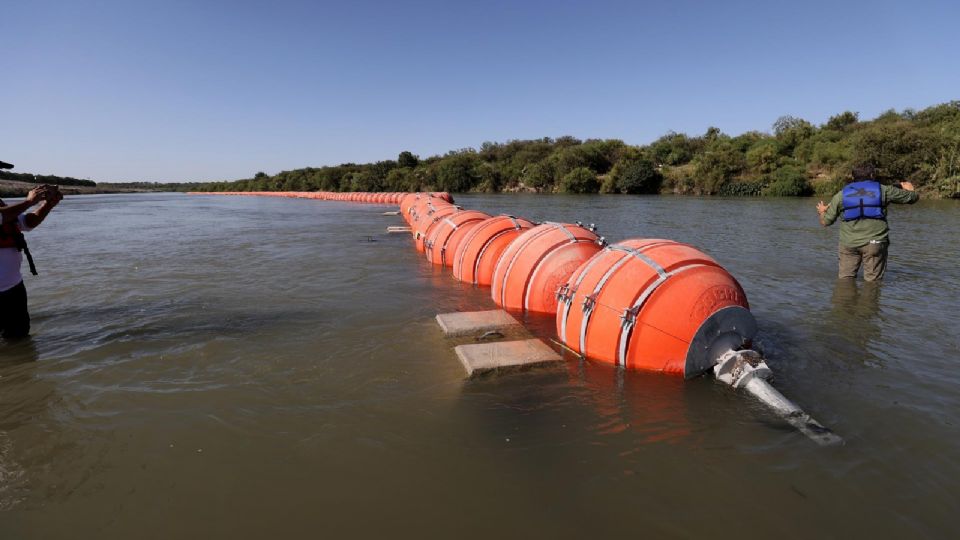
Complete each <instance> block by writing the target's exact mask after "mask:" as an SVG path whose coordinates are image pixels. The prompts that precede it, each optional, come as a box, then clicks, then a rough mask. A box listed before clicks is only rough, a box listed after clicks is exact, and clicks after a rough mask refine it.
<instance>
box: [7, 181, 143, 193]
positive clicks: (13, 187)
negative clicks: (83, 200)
mask: <svg viewBox="0 0 960 540" xmlns="http://www.w3.org/2000/svg"><path fill="white" fill-rule="evenodd" d="M36 186H37V184H35V183H33V182H18V181H16V180H0V197H24V196H26V194H27V192H28V191H30V190H31V189H33V188H34V187H36ZM108 186H110V184H103V185H98V186H96V187H91V186H60V191H61V192H62V193H63V194H64V195H94V194H106V193H156V192H157V191H156V190H150V189H134V188H115V187H108Z"/></svg>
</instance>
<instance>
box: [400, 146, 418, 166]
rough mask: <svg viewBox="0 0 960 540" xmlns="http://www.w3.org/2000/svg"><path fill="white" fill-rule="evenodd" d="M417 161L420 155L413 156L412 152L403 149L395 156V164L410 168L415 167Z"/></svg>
mask: <svg viewBox="0 0 960 540" xmlns="http://www.w3.org/2000/svg"><path fill="white" fill-rule="evenodd" d="M419 163H420V156H415V155H413V153H412V152H408V151H406V150H404V151H403V152H400V155H399V156H397V166H399V167H407V168H410V169H412V168H414V167H416V166H417V165H418V164H419Z"/></svg>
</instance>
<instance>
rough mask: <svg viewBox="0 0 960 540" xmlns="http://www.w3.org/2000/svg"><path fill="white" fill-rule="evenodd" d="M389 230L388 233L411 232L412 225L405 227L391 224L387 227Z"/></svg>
mask: <svg viewBox="0 0 960 540" xmlns="http://www.w3.org/2000/svg"><path fill="white" fill-rule="evenodd" d="M387 232H388V233H401V232H403V233H408V232H410V227H403V226H400V225H391V226H389V227H387Z"/></svg>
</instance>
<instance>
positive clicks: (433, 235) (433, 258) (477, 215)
mask: <svg viewBox="0 0 960 540" xmlns="http://www.w3.org/2000/svg"><path fill="white" fill-rule="evenodd" d="M489 217H490V216H488V215H487V214H484V213H483V212H478V211H476V210H460V211H458V212H454V213H452V214H450V215H449V216H446V217H444V218H443V219H441V220H440V221H438V222H437V224H436V225H435V226H434V227H433V228H432V229H431V230H430V233H429V236H427V239H426V240H425V241H424V244H423V245H424V247H425V248H426V252H425V253H426V256H427V260H428V261H430V262H432V263H433V264H440V265H444V266H453V254H454V253H455V252H456V249H457V245H458V244H459V243H460V240H461V239H462V238H463V234H462V233H463V231H467V230H469V229H470V227H471V226H474V225H476V224H477V223H480V222H481V221H483V220H485V219H488V218H489ZM457 232H460V233H461V234H459V235H457V234H456V233H457Z"/></svg>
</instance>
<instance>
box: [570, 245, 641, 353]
mask: <svg viewBox="0 0 960 540" xmlns="http://www.w3.org/2000/svg"><path fill="white" fill-rule="evenodd" d="M610 251H621V252H622V250H613V249H611V250H610ZM628 260H630V257H629V256H627V254H626V253H625V254H624V256H622V257H620V260H618V261H616V262H615V263H613V264H611V265H610V268H608V269H607V271H606V272H604V274H603V276H601V277H600V280H599V281H597V284H596V285H595V286H594V288H593V292H592V293H590V294H589V295H585V296H584V300H586V298H588V297H593V299H594V302H596V295H598V294H600V291H602V290H603V286H604V285H606V284H607V281H608V280H609V279H610V277H611V276H612V275H613V274H614V273H616V271H617V270H619V269H620V268H621V267H622V266H623V265H624V264H626V262H627V261H628ZM594 309H596V308H595V307H594V308H592V309H590V310H586V309H584V310H583V318H582V320H581V321H580V352H582V353H584V354H586V350H587V325H588V324H590V317H591V316H592V315H593V311H594Z"/></svg>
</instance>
